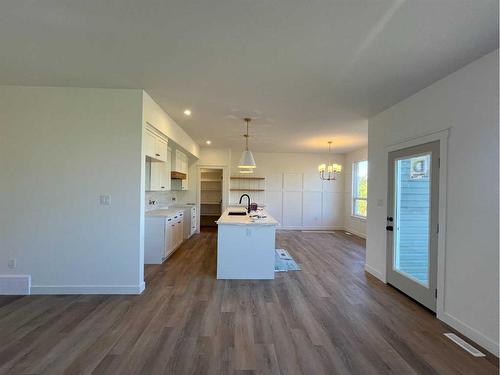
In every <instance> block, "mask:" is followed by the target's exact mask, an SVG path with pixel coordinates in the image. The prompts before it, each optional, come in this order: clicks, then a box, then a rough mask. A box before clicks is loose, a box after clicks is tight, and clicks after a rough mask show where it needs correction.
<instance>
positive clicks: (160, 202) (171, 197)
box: [144, 191, 186, 211]
mask: <svg viewBox="0 0 500 375" xmlns="http://www.w3.org/2000/svg"><path fill="white" fill-rule="evenodd" d="M185 197H186V192H185V191H146V199H145V202H144V204H145V209H146V211H148V210H151V209H154V208H157V207H164V206H169V205H173V204H183V203H186V202H185V199H186V198H185ZM150 200H151V201H155V204H154V205H150V204H149V201H150Z"/></svg>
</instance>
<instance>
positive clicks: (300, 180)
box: [231, 152, 345, 229]
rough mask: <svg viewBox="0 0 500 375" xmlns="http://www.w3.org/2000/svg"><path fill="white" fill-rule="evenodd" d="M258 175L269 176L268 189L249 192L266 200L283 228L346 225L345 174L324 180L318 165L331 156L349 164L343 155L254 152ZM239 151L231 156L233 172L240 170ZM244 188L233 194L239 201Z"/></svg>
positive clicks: (259, 199)
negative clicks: (319, 173)
mask: <svg viewBox="0 0 500 375" xmlns="http://www.w3.org/2000/svg"><path fill="white" fill-rule="evenodd" d="M253 155H254V157H255V161H256V163H257V168H256V169H255V172H254V175H255V176H260V177H266V188H265V189H266V192H265V193H260V194H259V193H249V194H250V196H251V197H252V200H253V201H256V202H257V203H263V204H266V205H267V206H268V209H269V211H270V213H271V215H273V216H274V217H276V219H277V220H278V221H280V222H281V223H282V227H283V228H287V229H301V228H304V229H340V228H343V227H344V175H343V174H341V175H340V176H339V177H338V179H337V180H336V181H321V180H320V178H319V175H318V165H319V164H321V163H324V162H325V161H327V160H328V159H329V158H333V161H334V162H335V163H338V164H341V165H343V166H344V165H345V162H344V156H343V155H339V154H336V155H328V154H306V153H259V152H255V153H253ZM238 162H239V155H237V157H234V158H232V160H231V174H232V175H234V176H237V175H239V173H238ZM241 193H242V192H235V193H232V194H231V202H235V201H236V200H237V198H238V197H239V196H240V195H241Z"/></svg>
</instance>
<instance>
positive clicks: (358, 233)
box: [344, 228, 366, 240]
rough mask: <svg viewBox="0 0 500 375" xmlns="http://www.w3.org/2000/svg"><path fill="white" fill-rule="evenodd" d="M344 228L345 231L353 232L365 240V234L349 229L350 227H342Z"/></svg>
mask: <svg viewBox="0 0 500 375" xmlns="http://www.w3.org/2000/svg"><path fill="white" fill-rule="evenodd" d="M344 230H345V231H346V232H349V233H352V234H354V235H355V236H358V237H361V238H364V239H365V240H366V234H363V233H360V232H357V231H355V230H352V229H350V228H344Z"/></svg>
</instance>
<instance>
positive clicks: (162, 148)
mask: <svg viewBox="0 0 500 375" xmlns="http://www.w3.org/2000/svg"><path fill="white" fill-rule="evenodd" d="M167 150H168V144H167V142H166V141H165V140H163V139H161V138H159V137H156V139H155V157H156V159H158V160H161V161H167Z"/></svg>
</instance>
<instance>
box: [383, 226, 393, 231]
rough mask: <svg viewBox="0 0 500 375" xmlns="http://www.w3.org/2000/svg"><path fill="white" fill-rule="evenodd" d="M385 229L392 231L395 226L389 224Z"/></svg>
mask: <svg viewBox="0 0 500 375" xmlns="http://www.w3.org/2000/svg"><path fill="white" fill-rule="evenodd" d="M385 230H388V231H390V232H392V231H394V227H393V226H392V225H388V226H386V227H385Z"/></svg>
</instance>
